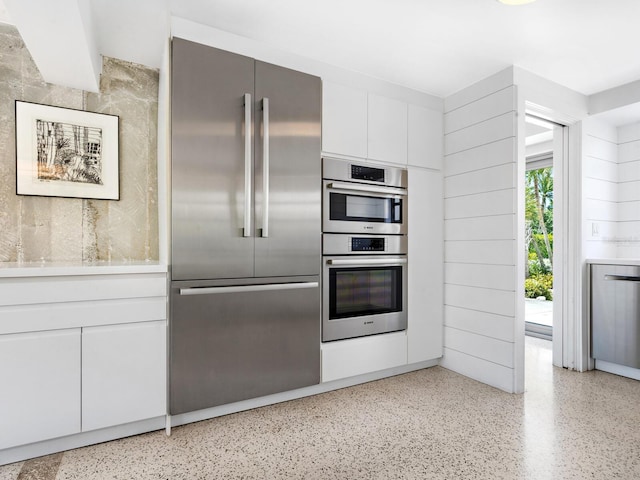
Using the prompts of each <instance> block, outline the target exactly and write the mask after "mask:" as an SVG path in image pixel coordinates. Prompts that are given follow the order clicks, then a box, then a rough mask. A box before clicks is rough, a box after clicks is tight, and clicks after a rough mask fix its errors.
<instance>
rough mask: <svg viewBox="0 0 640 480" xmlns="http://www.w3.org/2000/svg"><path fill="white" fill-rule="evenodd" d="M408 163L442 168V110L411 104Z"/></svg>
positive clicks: (436, 168) (437, 168)
mask: <svg viewBox="0 0 640 480" xmlns="http://www.w3.org/2000/svg"><path fill="white" fill-rule="evenodd" d="M408 122H409V126H408V128H409V134H408V142H409V146H408V163H409V165H413V166H415V167H425V168H433V169H435V170H441V169H442V147H443V144H444V133H443V130H442V122H443V118H442V112H438V111H436V110H431V109H428V108H424V107H421V106H419V105H411V104H409V112H408Z"/></svg>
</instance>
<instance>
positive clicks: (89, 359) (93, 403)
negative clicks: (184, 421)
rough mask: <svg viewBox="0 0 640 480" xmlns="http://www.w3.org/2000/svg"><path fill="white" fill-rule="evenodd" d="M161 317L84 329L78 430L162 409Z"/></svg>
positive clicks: (151, 414)
mask: <svg viewBox="0 0 640 480" xmlns="http://www.w3.org/2000/svg"><path fill="white" fill-rule="evenodd" d="M165 345H166V322H164V321H155V322H143V323H134V324H125V325H108V326H101V327H88V328H84V329H83V332H82V430H83V431H88V430H94V429H98V428H104V427H110V426H113V425H121V424H124V423H129V422H134V421H138V420H143V419H146V418H152V417H157V416H161V415H165V414H166V400H165V397H166V367H165V364H166V348H165Z"/></svg>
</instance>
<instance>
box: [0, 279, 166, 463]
mask: <svg viewBox="0 0 640 480" xmlns="http://www.w3.org/2000/svg"><path fill="white" fill-rule="evenodd" d="M52 268H56V267H52ZM60 270H61V272H62V273H61V274H59V275H51V274H49V275H47V273H48V272H47V271H45V272H44V273H45V275H38V274H34V275H25V271H23V270H18V274H17V275H16V276H15V277H4V278H3V277H2V276H1V275H0V291H2V292H7V293H8V294H7V295H3V296H1V297H0V391H1V393H0V464H2V463H3V462H4V463H6V462H5V459H6V458H10V459H16V458H20V457H21V454H20V453H17V451H18V450H20V449H24V450H25V451H27V452H39V453H40V454H42V455H44V454H46V453H51V452H52V451H58V450H56V447H55V446H47V445H54V444H56V442H59V441H62V442H63V443H64V442H70V443H69V445H78V440H77V438H78V437H81V438H103V437H100V435H101V434H103V433H104V430H102V431H101V432H99V430H101V429H105V428H108V427H114V428H116V429H117V428H119V427H120V426H123V425H127V428H129V431H131V432H133V431H136V429H137V428H145V427H142V426H141V425H142V424H144V425H146V423H149V422H148V421H149V420H151V419H157V418H158V417H160V418H162V417H163V416H164V415H165V414H166V348H167V347H166V345H167V344H166V329H167V322H166V273H165V272H152V273H138V272H137V271H134V272H131V269H129V268H127V267H122V268H118V270H121V271H122V273H118V274H85V273H84V272H83V270H82V267H78V268H75V269H73V268H72V269H71V273H69V274H65V273H66V272H64V271H63V270H62V269H60ZM27 272H28V273H31V272H29V271H28V270H27ZM77 272H83V273H82V274H78V273H77ZM6 273H7V272H6V271H5V272H4V274H5V275H6ZM51 292H55V295H54V294H52V293H51ZM134 422H137V424H135V425H134ZM145 422H146V423H145ZM138 425H140V426H138ZM147 431H148V430H147ZM87 433H89V435H85V434H87ZM137 433H141V432H137ZM94 434H95V435H94ZM92 435H93V436H92ZM74 438H75V439H76V440H73V439H74ZM80 443H82V442H80ZM58 444H60V443H58ZM23 447H24V448H23ZM34 449H35V450H34ZM29 455H31V453H29Z"/></svg>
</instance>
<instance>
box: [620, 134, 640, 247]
mask: <svg viewBox="0 0 640 480" xmlns="http://www.w3.org/2000/svg"><path fill="white" fill-rule="evenodd" d="M617 220H618V238H619V243H618V246H617V256H618V258H638V257H640V122H637V123H632V124H630V125H625V126H623V127H620V128H618V218H617Z"/></svg>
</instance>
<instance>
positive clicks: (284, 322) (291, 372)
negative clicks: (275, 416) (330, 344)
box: [169, 276, 320, 415]
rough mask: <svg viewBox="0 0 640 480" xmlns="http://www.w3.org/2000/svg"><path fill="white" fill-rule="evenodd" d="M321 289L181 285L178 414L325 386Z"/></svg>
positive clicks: (313, 283) (174, 336)
mask: <svg viewBox="0 0 640 480" xmlns="http://www.w3.org/2000/svg"><path fill="white" fill-rule="evenodd" d="M318 282H319V278H318V277H315V276H314V277H298V278H284V279H282V281H280V280H279V282H278V283H277V284H273V283H270V284H264V283H260V282H259V280H256V279H251V280H248V281H247V282H246V283H242V282H235V283H234V284H231V285H225V286H222V285H221V284H220V283H213V284H212V283H208V284H207V283H204V282H174V283H173V285H172V288H171V318H170V330H171V337H170V338H171V346H170V407H169V410H170V413H171V414H172V415H175V414H180V413H185V412H190V411H194V410H200V409H203V408H208V407H214V406H217V405H223V404H227V403H232V402H236V401H239V400H245V399H249V398H256V397H260V396H264V395H269V394H272V393H277V392H283V391H287V390H292V389H295V388H300V387H305V386H308V385H314V384H317V383H319V382H320V288H319V284H318Z"/></svg>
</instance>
